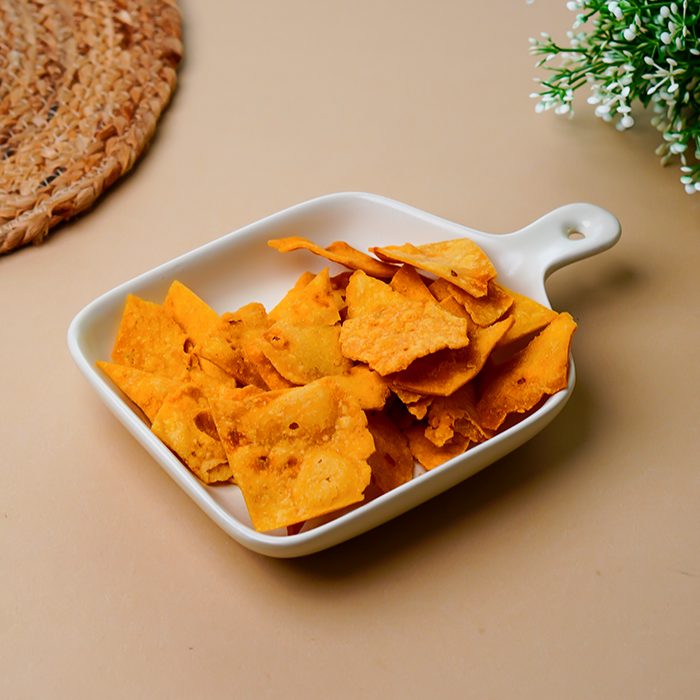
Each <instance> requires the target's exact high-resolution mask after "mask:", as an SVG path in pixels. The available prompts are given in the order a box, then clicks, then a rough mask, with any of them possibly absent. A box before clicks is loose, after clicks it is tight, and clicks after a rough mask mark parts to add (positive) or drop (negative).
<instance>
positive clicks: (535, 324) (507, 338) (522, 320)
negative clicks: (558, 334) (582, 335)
mask: <svg viewBox="0 0 700 700" xmlns="http://www.w3.org/2000/svg"><path fill="white" fill-rule="evenodd" d="M504 289H505V288H504ZM505 291H506V292H507V293H508V294H509V295H510V296H511V297H512V298H513V304H512V305H511V307H510V309H509V310H508V312H507V313H506V315H505V318H512V319H513V321H514V323H513V327H512V328H511V329H510V330H509V331H508V333H506V334H505V335H504V336H503V338H501V341H500V343H499V346H501V347H503V346H505V345H508V344H509V343H513V342H515V341H516V340H520V339H521V338H525V337H527V336H528V335H531V334H532V333H536V332H537V331H540V330H542V329H543V328H544V327H545V326H546V325H547V324H548V323H551V321H553V320H554V319H555V318H556V317H557V312H556V311H552V309H548V308H547V307H546V306H542V304H538V303H537V302H536V301H534V300H533V299H530V298H529V297H526V296H523V295H522V294H518V293H517V292H512V291H510V290H505Z"/></svg>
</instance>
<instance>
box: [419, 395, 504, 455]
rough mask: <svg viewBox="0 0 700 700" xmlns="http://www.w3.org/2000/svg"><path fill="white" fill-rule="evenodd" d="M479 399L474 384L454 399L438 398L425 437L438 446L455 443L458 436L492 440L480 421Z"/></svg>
mask: <svg viewBox="0 0 700 700" xmlns="http://www.w3.org/2000/svg"><path fill="white" fill-rule="evenodd" d="M476 404H477V397H476V389H475V388H474V384H473V382H469V383H468V384H465V385H464V386H463V387H461V388H460V389H458V390H457V391H455V392H454V394H451V395H450V396H436V397H435V400H434V401H433V402H432V403H431V404H430V408H429V409H428V427H426V429H425V437H427V438H428V440H430V441H431V442H432V443H433V444H434V445H436V446H437V447H442V446H443V445H445V443H446V442H448V441H449V440H452V439H453V438H454V436H455V434H456V433H459V434H461V435H462V436H463V437H466V438H469V441H470V442H473V443H479V442H483V441H484V440H486V439H487V438H488V437H490V433H489V432H488V431H485V430H484V429H483V428H482V427H481V425H480V422H479V413H478V411H477V409H476Z"/></svg>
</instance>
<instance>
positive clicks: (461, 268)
mask: <svg viewBox="0 0 700 700" xmlns="http://www.w3.org/2000/svg"><path fill="white" fill-rule="evenodd" d="M370 251H371V252H372V253H374V254H375V255H376V256H377V257H378V258H380V259H381V260H387V261H390V262H401V263H408V264H409V265H413V267H417V268H418V269H419V270H425V271H426V272H432V273H433V274H434V275H437V276H438V277H442V278H443V279H446V280H447V281H448V282H452V284H455V285H457V286H458V287H460V288H461V289H464V290H465V291H467V292H469V293H470V294H472V295H473V296H475V297H482V296H485V295H486V293H487V291H488V283H489V281H490V280H492V279H494V278H495V277H496V268H495V267H494V266H493V265H492V263H491V261H490V260H489V259H488V258H487V257H486V255H485V254H484V252H483V251H482V250H481V248H479V246H478V245H477V244H476V243H474V241H472V240H470V239H469V238H459V239H456V240H452V241H442V242H441V243H426V244H425V245H419V246H414V245H412V244H410V243H406V244H405V245H402V246H386V247H384V248H379V247H374V248H370Z"/></svg>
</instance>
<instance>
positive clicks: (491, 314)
mask: <svg viewBox="0 0 700 700" xmlns="http://www.w3.org/2000/svg"><path fill="white" fill-rule="evenodd" d="M429 289H430V292H431V293H432V294H433V295H434V296H435V298H436V299H437V300H438V301H443V300H445V299H446V298H450V297H452V298H454V299H456V300H457V301H458V302H459V303H460V304H461V305H462V307H464V309H465V311H466V312H467V313H468V314H469V316H470V318H471V319H472V321H474V323H476V324H477V325H478V326H490V325H491V324H492V323H495V322H496V321H498V319H499V318H501V317H502V316H503V314H505V313H506V311H508V309H509V308H510V307H511V306H512V305H513V296H512V294H511V293H510V292H508V291H507V290H506V289H505V288H504V287H501V286H500V285H499V284H497V283H496V282H494V281H493V280H492V281H491V282H489V284H488V292H487V293H486V295H485V296H483V297H475V296H472V295H471V294H469V293H468V292H465V291H464V290H463V289H460V288H459V287H458V286H457V285H455V284H452V283H451V282H448V281H447V280H444V279H437V280H435V281H434V282H433V283H432V284H431V285H430V287H429Z"/></svg>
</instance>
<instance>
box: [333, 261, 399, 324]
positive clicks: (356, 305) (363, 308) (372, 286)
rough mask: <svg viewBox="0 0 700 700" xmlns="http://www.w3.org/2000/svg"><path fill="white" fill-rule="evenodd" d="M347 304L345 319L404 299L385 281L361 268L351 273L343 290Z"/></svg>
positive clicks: (376, 310)
mask: <svg viewBox="0 0 700 700" xmlns="http://www.w3.org/2000/svg"><path fill="white" fill-rule="evenodd" d="M345 301H346V303H347V305H348V308H347V314H346V320H348V319H351V318H357V317H358V316H366V315H367V314H372V313H376V312H378V311H381V310H382V309H384V308H386V307H387V306H391V305H392V304H400V303H403V302H405V301H407V300H406V299H405V297H402V296H401V294H399V293H398V292H395V291H394V290H393V289H392V288H391V287H390V286H389V285H388V284H386V282H382V281H381V280H378V279H375V278H374V277H370V276H369V275H367V274H365V273H364V272H362V271H361V270H359V271H358V272H355V273H353V275H352V276H351V277H350V280H349V281H348V285H347V288H346V290H345Z"/></svg>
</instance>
